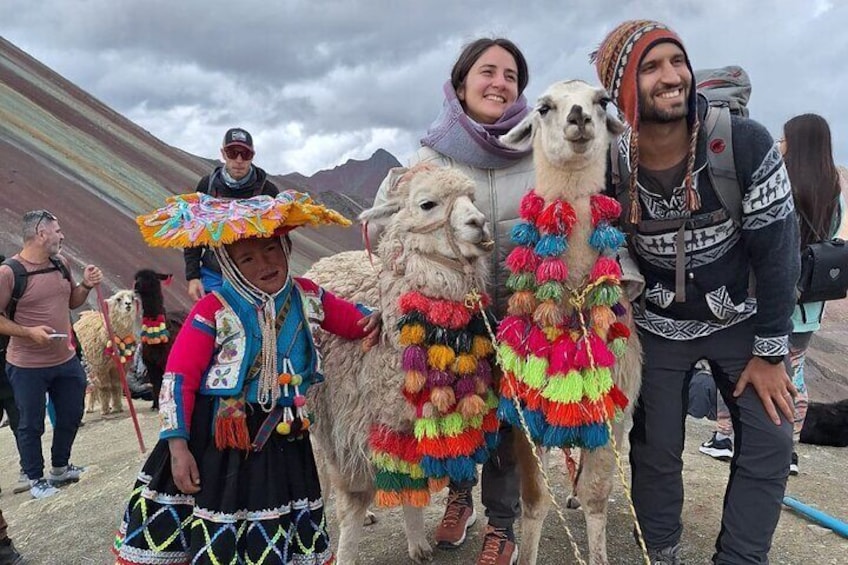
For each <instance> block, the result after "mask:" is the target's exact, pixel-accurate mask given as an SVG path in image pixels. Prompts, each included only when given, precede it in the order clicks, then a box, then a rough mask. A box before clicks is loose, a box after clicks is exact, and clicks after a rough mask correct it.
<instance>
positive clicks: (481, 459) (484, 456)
mask: <svg viewBox="0 0 848 565" xmlns="http://www.w3.org/2000/svg"><path fill="white" fill-rule="evenodd" d="M471 458H472V459H474V463H476V464H477V465H482V464H483V463H485V462H486V461H488V460H489V450H488V449H487V448H486V447H478V448H477V449H476V450H474V453H472V454H471Z"/></svg>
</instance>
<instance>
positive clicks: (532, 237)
mask: <svg viewBox="0 0 848 565" xmlns="http://www.w3.org/2000/svg"><path fill="white" fill-rule="evenodd" d="M509 237H510V239H512V242H513V243H515V244H516V245H524V246H526V247H531V246H534V245H536V244H537V243H538V242H539V230H537V229H536V226H534V225H533V224H531V223H530V222H521V223H520V224H516V225H514V226H513V227H512V231H511V232H510V234H509Z"/></svg>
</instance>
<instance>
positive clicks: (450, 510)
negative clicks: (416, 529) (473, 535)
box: [434, 489, 477, 549]
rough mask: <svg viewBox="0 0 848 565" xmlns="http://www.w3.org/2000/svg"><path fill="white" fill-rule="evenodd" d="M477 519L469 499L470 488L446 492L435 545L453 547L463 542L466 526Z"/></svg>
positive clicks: (435, 536) (469, 525)
mask: <svg viewBox="0 0 848 565" xmlns="http://www.w3.org/2000/svg"><path fill="white" fill-rule="evenodd" d="M476 521H477V512H475V511H474V503H473V502H472V501H471V490H470V489H468V490H458V491H450V492H448V505H447V507H446V508H445V515H444V516H442V521H441V522H439V525H438V527H437V528H436V533H435V535H434V538H435V540H436V545H437V546H438V547H440V548H442V549H455V548H457V547H459V546H461V545H462V544H463V543H464V542H465V537H466V535H467V534H468V528H470V527H471V526H473V525H474V522H476Z"/></svg>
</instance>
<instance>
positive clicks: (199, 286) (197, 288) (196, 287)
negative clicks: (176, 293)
mask: <svg viewBox="0 0 848 565" xmlns="http://www.w3.org/2000/svg"><path fill="white" fill-rule="evenodd" d="M204 294H206V293H205V292H203V283H202V282H200V279H191V280H190V281H188V296H189V298H191V299H192V300H194V301H195V302H197V301H198V300H200V299H201V298H203V295H204Z"/></svg>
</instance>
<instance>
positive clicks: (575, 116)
mask: <svg viewBox="0 0 848 565" xmlns="http://www.w3.org/2000/svg"><path fill="white" fill-rule="evenodd" d="M565 120H566V121H567V122H568V123H569V124H572V125H575V126H577V127H578V128H580V129H582V128H584V127H586V124H588V123H589V122H591V121H592V116H590V115H589V114H585V113H584V112H583V107H582V106H580V105H579V104H575V105H574V106H572V107H571V111H570V112H569V113H568V116H566V117H565Z"/></svg>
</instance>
